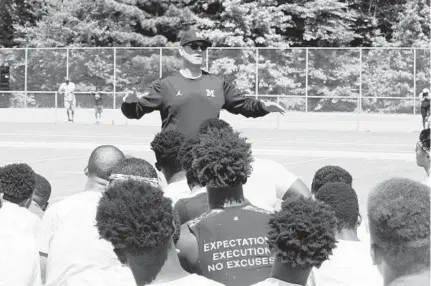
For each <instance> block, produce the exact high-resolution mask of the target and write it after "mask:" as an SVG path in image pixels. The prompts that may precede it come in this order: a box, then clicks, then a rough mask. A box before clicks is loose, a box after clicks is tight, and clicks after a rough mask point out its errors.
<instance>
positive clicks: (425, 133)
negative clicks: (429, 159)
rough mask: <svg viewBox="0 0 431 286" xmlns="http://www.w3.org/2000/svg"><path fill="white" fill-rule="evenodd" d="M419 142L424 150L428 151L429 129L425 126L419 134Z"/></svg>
mask: <svg viewBox="0 0 431 286" xmlns="http://www.w3.org/2000/svg"><path fill="white" fill-rule="evenodd" d="M419 143H420V144H421V147H422V148H424V150H426V151H428V152H429V151H430V129H429V128H426V129H424V130H422V131H421V133H420V134H419Z"/></svg>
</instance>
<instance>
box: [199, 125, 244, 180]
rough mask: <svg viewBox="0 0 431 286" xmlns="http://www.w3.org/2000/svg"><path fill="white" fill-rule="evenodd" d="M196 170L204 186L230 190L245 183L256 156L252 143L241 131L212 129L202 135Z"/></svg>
mask: <svg viewBox="0 0 431 286" xmlns="http://www.w3.org/2000/svg"><path fill="white" fill-rule="evenodd" d="M198 138H199V142H198V143H197V144H195V145H194V148H193V150H192V153H193V163H192V168H193V169H194V171H195V172H196V174H197V177H198V180H199V183H200V185H201V186H208V187H212V188H226V187H232V186H236V185H238V184H245V183H246V182H247V178H248V177H249V176H250V174H251V171H252V168H251V163H252V162H253V157H252V153H251V144H250V143H247V142H246V138H243V137H241V136H240V133H239V132H224V130H217V129H211V130H209V131H208V132H207V133H205V134H201V135H199V136H198Z"/></svg>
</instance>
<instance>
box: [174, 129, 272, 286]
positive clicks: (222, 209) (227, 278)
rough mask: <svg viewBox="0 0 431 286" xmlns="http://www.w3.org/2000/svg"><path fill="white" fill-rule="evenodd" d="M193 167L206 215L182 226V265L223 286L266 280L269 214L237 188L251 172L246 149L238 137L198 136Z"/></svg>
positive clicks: (219, 133) (213, 133)
mask: <svg viewBox="0 0 431 286" xmlns="http://www.w3.org/2000/svg"><path fill="white" fill-rule="evenodd" d="M198 139H199V143H197V144H195V146H194V148H193V150H192V154H193V158H194V162H193V168H194V169H195V172H196V174H198V180H199V183H200V185H202V186H205V187H206V190H207V196H208V205H209V211H207V212H206V213H204V214H203V215H201V216H200V217H199V218H196V219H195V220H192V221H190V222H188V223H186V224H184V225H183V226H182V230H181V236H180V240H179V242H178V244H177V246H178V249H179V250H180V258H181V260H182V265H183V266H184V268H185V269H187V270H188V271H190V272H194V273H199V274H201V275H203V276H205V277H207V278H209V279H212V280H215V281H217V282H220V283H222V284H224V285H228V286H229V285H239V286H241V285H247V286H249V285H250V284H253V283H256V282H259V281H262V280H264V279H266V278H267V277H268V275H269V272H270V269H271V266H272V262H273V260H272V259H273V258H272V257H271V255H270V251H269V248H268V243H267V239H266V227H267V223H268V220H269V212H268V211H265V210H263V209H260V208H258V207H255V206H253V205H251V204H250V203H248V202H247V201H246V199H245V198H244V194H243V184H245V183H246V181H247V178H248V176H249V175H250V173H251V167H250V164H251V162H252V155H251V144H249V143H247V142H246V139H245V138H242V137H240V135H239V133H237V132H235V133H233V132H225V130H216V129H213V130H210V131H208V132H207V133H206V134H201V135H199V137H198Z"/></svg>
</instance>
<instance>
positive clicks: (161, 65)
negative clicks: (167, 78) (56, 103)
mask: <svg viewBox="0 0 431 286" xmlns="http://www.w3.org/2000/svg"><path fill="white" fill-rule="evenodd" d="M159 58H160V61H159V77H160V78H162V76H163V61H162V58H163V48H160V53H159Z"/></svg>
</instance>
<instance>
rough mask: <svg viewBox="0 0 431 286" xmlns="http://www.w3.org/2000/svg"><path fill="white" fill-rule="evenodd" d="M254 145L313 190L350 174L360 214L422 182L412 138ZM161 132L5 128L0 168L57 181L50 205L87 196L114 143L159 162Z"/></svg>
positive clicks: (267, 135) (273, 134)
mask: <svg viewBox="0 0 431 286" xmlns="http://www.w3.org/2000/svg"><path fill="white" fill-rule="evenodd" d="M238 129H239V130H241V131H242V132H243V134H244V135H245V136H246V137H248V138H249V139H250V141H251V142H252V143H253V153H254V156H255V157H260V158H267V159H273V160H276V161H278V162H280V163H282V164H283V165H284V166H286V167H287V168H288V169H289V170H291V171H292V172H294V173H296V174H297V175H298V176H299V177H300V178H302V180H304V182H305V183H306V184H307V185H308V186H310V185H311V180H312V177H313V174H314V172H315V171H316V170H317V169H318V168H320V167H322V166H324V165H328V164H332V165H340V166H342V167H344V168H346V169H347V170H348V171H350V172H351V174H352V176H353V178H354V182H353V183H354V187H355V189H356V191H357V193H358V196H359V200H360V206H361V210H362V212H364V211H365V209H364V207H365V203H366V198H367V194H368V192H369V190H370V189H371V188H372V186H373V185H375V184H376V183H378V182H380V181H382V180H384V179H387V178H390V177H396V176H402V177H407V178H411V179H415V180H420V181H422V180H424V179H425V172H424V171H423V170H422V169H420V168H418V167H417V166H416V163H415V153H414V148H415V143H416V140H417V136H418V131H413V132H386V133H384V132H356V131H325V130H320V131H319V130H315V131H312V130H276V129H259V128H238ZM158 130H159V128H158V127H148V126H139V125H128V126H124V125H121V126H118V125H111V124H102V125H95V124H83V123H75V124H68V123H57V124H52V123H0V136H1V140H0V146H1V147H2V148H0V156H1V157H0V158H1V161H0V163H1V165H5V164H9V163H14V162H25V163H28V164H30V165H31V166H32V167H33V168H34V170H35V171H36V172H39V173H40V174H42V175H44V176H46V177H47V178H48V179H49V180H50V181H51V183H52V186H53V193H52V201H56V200H58V199H60V198H62V197H65V196H68V195H71V194H73V193H76V192H79V191H82V190H83V187H84V184H85V181H86V177H85V176H84V173H83V171H84V168H85V166H86V163H87V160H88V157H89V155H90V153H91V151H92V150H93V149H94V148H95V147H97V146H98V145H101V144H113V145H116V146H118V147H119V148H120V149H122V150H123V151H124V152H125V153H127V154H130V155H134V156H137V157H141V158H144V159H147V160H149V161H151V162H154V157H153V153H152V152H151V150H150V149H149V142H150V141H151V140H152V138H153V136H154V134H155V133H157V132H158Z"/></svg>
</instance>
